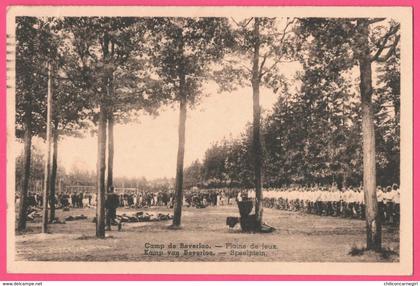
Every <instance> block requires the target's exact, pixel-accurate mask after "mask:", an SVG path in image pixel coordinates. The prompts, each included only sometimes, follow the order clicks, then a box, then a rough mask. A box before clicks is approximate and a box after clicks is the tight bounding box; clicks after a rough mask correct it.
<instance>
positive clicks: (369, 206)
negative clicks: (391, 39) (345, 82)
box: [359, 22, 382, 250]
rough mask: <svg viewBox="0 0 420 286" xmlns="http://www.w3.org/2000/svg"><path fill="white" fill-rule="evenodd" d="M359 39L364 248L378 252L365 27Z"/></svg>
mask: <svg viewBox="0 0 420 286" xmlns="http://www.w3.org/2000/svg"><path fill="white" fill-rule="evenodd" d="M361 29H362V30H361V39H360V43H361V46H360V55H359V68H360V95H361V100H362V133H363V189H364V196H365V205H366V233H367V249H373V250H380V249H381V229H382V227H381V219H380V216H379V212H378V203H377V197H376V159H375V154H376V150H375V128H374V122H373V107H372V64H371V59H370V50H369V47H368V45H367V43H368V42H369V39H368V36H369V25H368V23H367V22H363V23H361Z"/></svg>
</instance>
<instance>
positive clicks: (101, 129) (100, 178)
mask: <svg viewBox="0 0 420 286" xmlns="http://www.w3.org/2000/svg"><path fill="white" fill-rule="evenodd" d="M103 105H104V103H101V106H100V110H99V122H98V159H97V163H96V171H97V180H96V185H97V189H98V190H97V191H98V194H97V203H96V237H98V238H105V191H106V190H105V155H106V154H105V153H106V112H105V107H104V106H103Z"/></svg>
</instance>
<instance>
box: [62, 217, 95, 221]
mask: <svg viewBox="0 0 420 286" xmlns="http://www.w3.org/2000/svg"><path fill="white" fill-rule="evenodd" d="M82 219H87V216H85V215H76V216H71V215H69V216H66V217H65V218H64V220H65V221H73V220H82ZM95 219H96V218H95ZM95 222H96V220H95Z"/></svg>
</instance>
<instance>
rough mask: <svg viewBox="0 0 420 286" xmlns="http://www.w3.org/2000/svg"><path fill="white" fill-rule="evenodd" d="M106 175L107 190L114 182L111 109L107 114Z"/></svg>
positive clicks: (112, 118)
mask: <svg viewBox="0 0 420 286" xmlns="http://www.w3.org/2000/svg"><path fill="white" fill-rule="evenodd" d="M107 171H108V175H107V183H106V189H107V191H108V192H109V189H110V187H111V186H112V185H113V184H114V182H113V180H114V174H113V173H114V115H113V114H112V111H110V112H109V114H108V169H107Z"/></svg>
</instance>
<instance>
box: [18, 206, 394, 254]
mask: <svg viewBox="0 0 420 286" xmlns="http://www.w3.org/2000/svg"><path fill="white" fill-rule="evenodd" d="M137 211H145V212H149V213H158V212H161V213H163V214H167V213H172V209H167V208H163V207H159V208H151V209H146V210H141V209H136V210H132V209H123V208H120V209H119V210H118V213H127V214H129V213H130V212H137ZM79 214H84V215H86V216H87V217H88V219H87V220H80V221H69V222H66V224H53V225H50V232H51V233H50V234H46V235H44V234H41V233H40V231H41V220H40V218H37V220H36V221H35V222H28V231H27V232H26V233H24V234H19V235H17V236H16V251H17V260H32V261H279V262H282V261H290V262H376V261H383V262H390V261H398V259H399V230H398V228H393V227H390V226H385V227H384V229H383V246H384V247H385V248H387V249H390V250H393V251H395V254H392V255H390V256H387V257H384V256H382V255H380V254H377V253H364V254H363V255H360V256H357V255H356V256H352V255H349V252H350V250H351V249H352V247H355V246H356V247H363V246H364V244H365V240H366V238H365V222H364V221H362V220H355V219H343V218H334V217H319V216H315V215H307V214H301V213H294V212H286V211H280V210H274V209H265V210H264V215H265V217H264V220H265V221H266V222H267V223H269V224H270V225H272V226H274V227H275V228H276V231H275V232H274V233H268V234H260V233H241V232H240V231H239V228H238V227H239V226H238V225H237V226H236V227H235V228H234V229H233V230H230V229H229V228H228V226H226V225H225V221H226V217H227V216H238V215H239V214H238V211H237V208H236V207H233V206H225V207H208V208H205V209H195V208H184V211H183V227H182V229H180V230H169V229H167V226H168V225H169V224H170V221H160V222H136V223H125V224H124V225H123V229H122V231H121V232H118V231H117V230H116V226H113V230H112V231H110V232H107V238H106V239H97V238H95V224H94V223H92V218H93V217H94V216H95V209H71V210H70V211H69V212H62V210H58V211H57V217H59V218H60V219H63V218H64V217H65V216H68V215H79ZM169 243H172V244H173V245H174V246H175V247H176V248H168V244H169ZM182 243H184V244H185V245H183V246H184V248H181V247H182V245H181V244H182ZM151 244H152V245H153V246H156V247H164V248H163V249H161V248H150V245H151ZM192 244H193V245H192ZM240 245H241V246H242V247H246V248H245V249H244V248H240V247H241V246H240ZM235 246H236V247H235ZM203 247H208V248H203ZM146 248H147V249H146ZM145 251H149V255H146V254H145ZM168 251H171V253H170V254H169V253H168ZM177 251H179V253H178V254H179V255H178V256H176V254H177ZM185 251H187V252H185ZM235 251H236V252H235ZM152 254H155V255H152Z"/></svg>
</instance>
